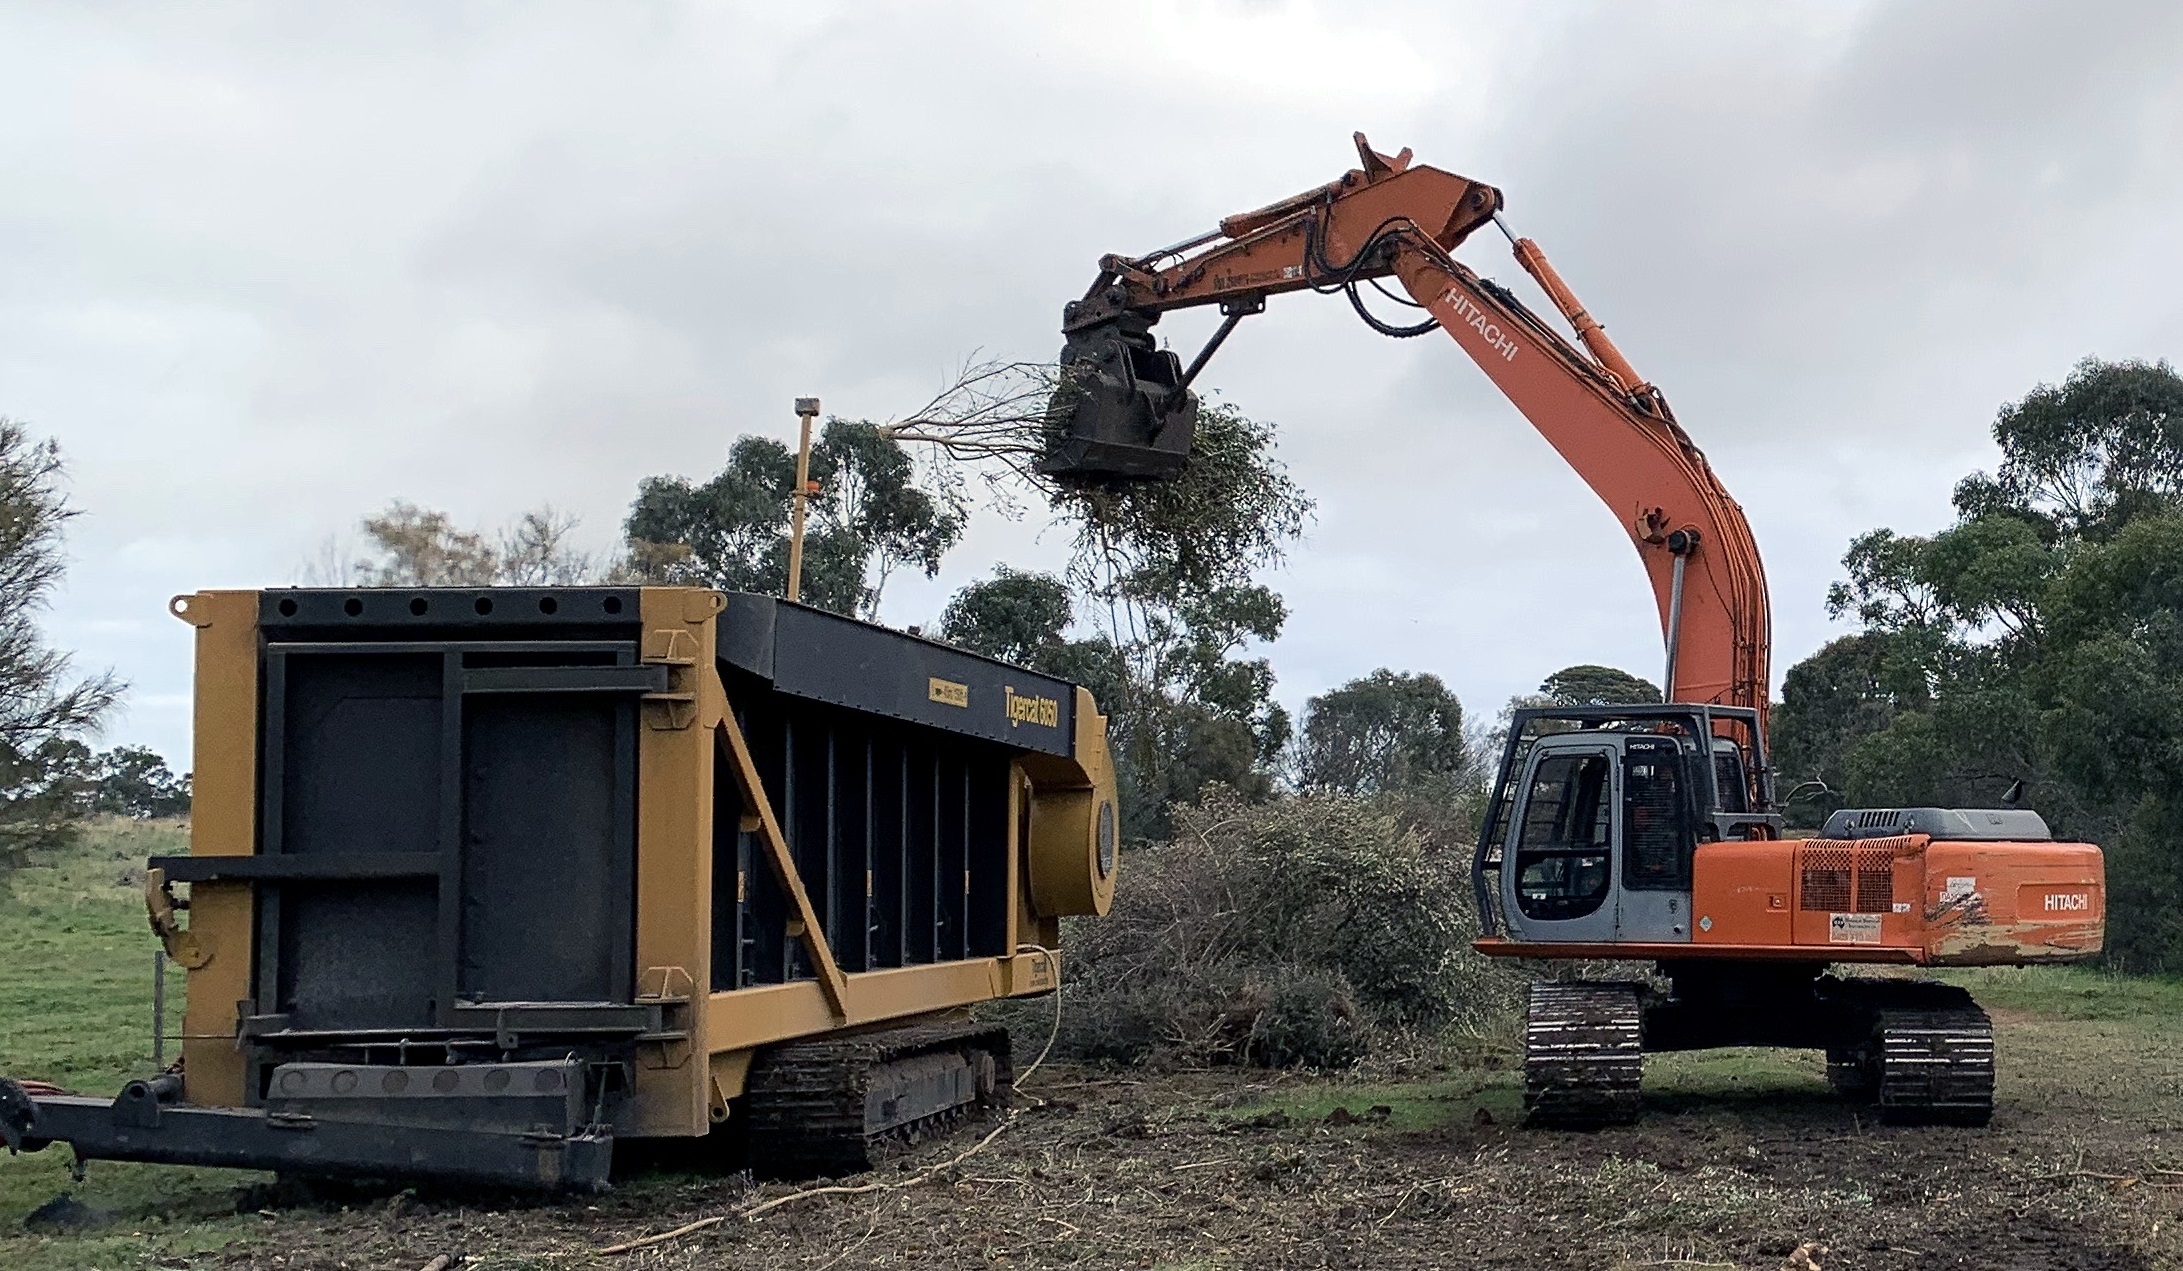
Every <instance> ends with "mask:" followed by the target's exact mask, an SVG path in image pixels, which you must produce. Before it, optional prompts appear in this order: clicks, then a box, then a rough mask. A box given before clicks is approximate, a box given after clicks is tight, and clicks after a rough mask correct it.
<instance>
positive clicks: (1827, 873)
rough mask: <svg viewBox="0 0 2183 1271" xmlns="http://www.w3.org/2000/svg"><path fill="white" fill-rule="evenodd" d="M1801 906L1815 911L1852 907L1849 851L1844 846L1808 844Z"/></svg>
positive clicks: (1845, 909)
mask: <svg viewBox="0 0 2183 1271" xmlns="http://www.w3.org/2000/svg"><path fill="white" fill-rule="evenodd" d="M1803 855H1804V887H1803V892H1802V897H1803V898H1802V899H1801V900H1800V901H1799V902H1798V903H1799V905H1800V907H1802V908H1804V909H1808V910H1811V911H1813V912H1815V913H1846V912H1848V910H1849V907H1850V853H1849V849H1848V848H1845V847H1827V848H1817V849H1813V848H1807V849H1805V851H1804V853H1803Z"/></svg>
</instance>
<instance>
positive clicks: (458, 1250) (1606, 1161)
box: [154, 1010, 2183, 1271]
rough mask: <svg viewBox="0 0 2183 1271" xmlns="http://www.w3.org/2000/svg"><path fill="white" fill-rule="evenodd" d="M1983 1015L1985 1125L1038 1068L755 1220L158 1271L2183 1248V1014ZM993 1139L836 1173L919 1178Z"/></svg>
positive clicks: (289, 1256)
mask: <svg viewBox="0 0 2183 1271" xmlns="http://www.w3.org/2000/svg"><path fill="white" fill-rule="evenodd" d="M1996 1014H1997V1019H1998V1022H1999V1024H2000V1041H2001V1054H2002V1068H2001V1082H2000V1092H1999V1098H2000V1107H1999V1110H1998V1112H1997V1114H1996V1116H1995V1118H1994V1123H1993V1125H1992V1126H1991V1127H1990V1128H1988V1129H1985V1130H1966V1129H1893V1128H1885V1127H1880V1126H1876V1125H1873V1124H1869V1123H1868V1118H1867V1117H1863V1116H1860V1115H1858V1113H1857V1111H1856V1110H1855V1109H1854V1108H1852V1107H1850V1106H1848V1105H1845V1104H1843V1103H1840V1102H1838V1101H1837V1100H1836V1099H1835V1098H1834V1096H1833V1095H1832V1094H1831V1093H1829V1092H1828V1091H1827V1088H1826V1086H1825V1083H1824V1081H1823V1080H1822V1079H1821V1075H1820V1064H1819V1061H1818V1058H1817V1057H1816V1056H1812V1055H1804V1054H1778V1053H1777V1054H1765V1053H1760V1052H1748V1053H1745V1052H1728V1053H1725V1054H1717V1055H1710V1056H1665V1057H1658V1058H1655V1059H1651V1060H1648V1067H1647V1075H1646V1081H1647V1088H1648V1094H1647V1107H1646V1115H1645V1118H1644V1121H1643V1123H1642V1124H1640V1125H1638V1126H1636V1127H1633V1128H1629V1129H1619V1130H1611V1131H1604V1132H1600V1133H1592V1134H1567V1133H1544V1132H1537V1131H1527V1130H1524V1129H1521V1128H1519V1127H1518V1126H1516V1125H1515V1124H1514V1122H1515V1121H1516V1119H1517V1096H1516V1090H1515V1084H1514V1077H1513V1074H1512V1073H1511V1072H1509V1071H1508V1056H1507V1055H1506V1053H1505V1052H1503V1051H1499V1050H1496V1049H1494V1048H1490V1047H1488V1048H1485V1049H1484V1050H1483V1052H1482V1053H1473V1054H1471V1055H1470V1056H1469V1057H1468V1058H1459V1057H1456V1056H1450V1055H1443V1056H1441V1058H1440V1060H1439V1062H1429V1061H1425V1060H1417V1061H1413V1062H1411V1063H1408V1064H1396V1065H1393V1066H1392V1068H1390V1067H1382V1068H1381V1069H1379V1070H1378V1071H1375V1072H1371V1073H1366V1074H1362V1075H1352V1076H1349V1077H1345V1078H1340V1079H1334V1078H1316V1077H1308V1076H1269V1075H1268V1074H1266V1073H1263V1072H1242V1071H1226V1072H1198V1073H1183V1074H1169V1075H1146V1074H1138V1073H1116V1072H1087V1071H1076V1070H1069V1069H1052V1068H1050V1069H1048V1070H1046V1071H1042V1072H1040V1073H1039V1074H1038V1075H1037V1076H1036V1077H1035V1078H1034V1079H1033V1081H1032V1082H1031V1083H1030V1093H1031V1094H1033V1095H1035V1096H1037V1098H1036V1100H1035V1101H1034V1100H1032V1099H1025V1100H1024V1103H1025V1104H1026V1105H1027V1106H1025V1107H1024V1108H1022V1109H1021V1110H1020V1111H1019V1112H1018V1113H1017V1114H1016V1115H1015V1116H1014V1117H1013V1119H1012V1120H1011V1121H1010V1122H1009V1123H1008V1124H1007V1125H1006V1126H1005V1128H1003V1129H1002V1130H1001V1132H1000V1133H999V1134H998V1135H997V1136H996V1137H995V1138H994V1139H993V1140H992V1142H991V1143H990V1145H989V1146H987V1147H985V1148H984V1149H983V1150H981V1151H978V1152H976V1153H975V1154H973V1155H971V1156H970V1157H969V1158H968V1159H966V1160H963V1161H961V1162H960V1163H959V1164H958V1165H956V1166H955V1167H954V1168H952V1169H948V1170H945V1171H942V1172H941V1173H940V1174H938V1175H937V1176H935V1177H933V1178H931V1179H930V1180H929V1181H925V1182H914V1183H912V1184H911V1185H909V1186H905V1187H900V1188H896V1189H892V1190H883V1191H871V1192H865V1193H861V1194H852V1195H840V1194H829V1195H820V1196H812V1197H808V1198H804V1199H801V1200H797V1201H794V1202H791V1203H789V1204H787V1205H784V1206H781V1207H779V1208H777V1209H774V1210H772V1211H771V1212H770V1213H767V1214H765V1215H763V1216H761V1217H759V1218H756V1219H747V1218H744V1217H741V1216H739V1212H740V1211H741V1210H744V1209H747V1208H748V1207H750V1206H752V1205H753V1204H755V1203H759V1202H762V1201H764V1200H766V1199H769V1198H773V1197H778V1196H781V1195H785V1194H787V1193H788V1192H791V1191H794V1190H796V1188H795V1187H793V1186H791V1185H786V1184H778V1183H770V1184H764V1185H753V1184H752V1183H750V1182H749V1181H748V1180H747V1178H744V1177H742V1176H738V1175H710V1176H708V1175H706V1174H703V1173H688V1172H682V1173H670V1172H663V1171H658V1170H655V1171H652V1172H649V1173H647V1174H645V1175H643V1176H640V1177H638V1178H635V1179H633V1180H631V1181H630V1182H629V1183H627V1184H625V1185H623V1186H620V1187H618V1188H617V1189H616V1190H615V1191H614V1192H612V1193H610V1194H608V1195H606V1196H603V1197H599V1198H597V1199H595V1200H591V1201H585V1202H579V1203H567V1204H559V1205H544V1204H530V1205H523V1204H507V1203H502V1204H490V1203H487V1204H479V1203H476V1202H474V1201H473V1202H470V1203H460V1202H457V1201H455V1200H452V1199H450V1198H446V1197H437V1198H435V1197H431V1196H414V1195H404V1196H398V1197H391V1198H387V1197H382V1198H354V1199H353V1200H352V1202H351V1203H350V1204H349V1205H348V1206H347V1207H346V1208H336V1207H332V1206H330V1205H327V1204H324V1203H320V1204H316V1205H314V1204H300V1205H299V1204H286V1205H283V1204H278V1203H276V1204H273V1205H271V1206H269V1207H267V1208H265V1209H264V1210H263V1212H262V1214H260V1216H259V1217H258V1218H257V1219H256V1223H257V1227H256V1229H255V1230H252V1231H250V1232H248V1233H247V1234H245V1235H243V1236H241V1238H240V1241H239V1242H238V1243H232V1244H229V1245H228V1246H227V1247H226V1248H225V1249H221V1250H218V1251H214V1252H207V1253H202V1254H196V1255H190V1256H173V1255H169V1256H167V1257H164V1258H161V1259H160V1260H159V1261H158V1262H157V1263H156V1264H154V1265H161V1266H167V1267H184V1266H191V1267H250V1268H279V1269H280V1271H316V1269H320V1268H325V1269H332V1268H366V1267H370V1268H384V1267H392V1268H404V1269H406V1271H420V1269H421V1268H424V1267H425V1266H426V1264H427V1263H428V1262H430V1261H431V1260H433V1259H434V1258H436V1257H439V1256H441V1255H446V1256H447V1257H448V1258H449V1260H450V1263H449V1265H450V1266H451V1267H452V1268H454V1269H456V1271H477V1269H478V1268H485V1267H491V1268H510V1269H512V1268H519V1267H529V1268H563V1267H567V1268H590V1267H615V1268H626V1269H627V1271H639V1269H644V1271H651V1269H656V1268H684V1267H753V1268H798V1269H801V1271H826V1269H828V1268H833V1267H866V1266H872V1267H962V1266H975V1265H997V1266H1020V1267H1048V1266H1054V1267H1060V1266H1071V1267H1167V1268H1177V1269H1180V1268H1197V1267H1203V1268H1216V1267H1217V1268H1230V1267H1233V1268H1250V1269H1254V1271H1255V1269H1257V1268H1276V1267H1373V1268H1381V1267H1508V1268H1518V1267H1522V1268H1553V1267H1571V1268H1585V1269H1587V1271H1603V1269H1607V1268H1619V1267H1707V1266H1711V1267H1723V1268H1725V1267H1753V1268H1776V1267H1784V1266H1789V1265H1793V1264H1794V1265H1801V1264H1796V1263H1794V1259H1795V1258H1797V1257H1799V1256H1801V1257H1805V1258H1808V1259H1810V1261H1811V1262H1813V1263H1814V1264H1816V1265H1818V1266H1820V1267H1824V1268H1828V1269H1830V1271H1831V1269H1833V1268H1925V1267H1977V1268H1982V1269H1984V1271H2014V1269H2017V1268H2024V1269H2027V1271H2028V1269H2032V1268H2085V1269H2090V1268H2137V1267H2166V1266H2183V1050H2179V1049H2178V1047H2177V1042H2178V1041H2179V1040H2183V1030H2179V1028H2178V1027H2177V1022H2176V1021H2175V1020H2173V1019H2172V1018H2160V1019H2146V1018H2135V1019H2132V1018H2108V1019H2071V1018H2055V1017H2053V1016H2050V1015H2029V1014H2023V1013H2017V1012H2010V1011H2007V1010H2001V1011H1997V1012H1996ZM987 1128H988V1127H973V1128H971V1129H969V1130H967V1131H965V1132H962V1133H960V1134H958V1135H957V1136H955V1137H953V1138H951V1139H949V1140H947V1141H945V1142H941V1143H935V1144H928V1145H925V1146H923V1147H921V1148H919V1149H917V1150H915V1151H913V1152H911V1153H910V1154H909V1155H908V1156H907V1157H906V1158H904V1159H903V1160H902V1161H900V1162H898V1163H897V1164H896V1165H895V1166H894V1167H893V1168H892V1169H890V1170H887V1171H883V1172H882V1173H880V1174H879V1175H876V1176H872V1177H868V1178H865V1179H859V1180H851V1181H852V1182H854V1183H870V1182H872V1181H874V1179H875V1178H876V1179H877V1180H878V1181H882V1182H887V1183H903V1182H905V1181H909V1180H914V1179H917V1178H918V1177H919V1176H920V1172H921V1171H925V1170H927V1169H929V1168H930V1167H931V1166H932V1165H934V1164H935V1163H939V1162H944V1161H947V1160H948V1159H949V1158H951V1157H953V1156H955V1155H957V1154H958V1153H960V1152H962V1151H963V1150H964V1149H965V1148H967V1147H969V1146H970V1145H971V1144H973V1143H975V1142H977V1140H978V1138H979V1137H980V1136H981V1135H982V1134H983V1133H985V1132H986V1129H987ZM2170 1171H2173V1172H2170ZM250 1203H256V1202H255V1201H254V1200H249V1199H246V1204H250ZM723 1215H724V1216H726V1217H725V1220H724V1221H721V1222H718V1223H716V1224H714V1225H711V1226H709V1227H706V1228H704V1229H702V1230H699V1231H696V1232H693V1233H691V1234H689V1235H686V1236H683V1237H681V1238H679V1239H676V1240H673V1241H670V1242H667V1243H664V1244H660V1245H656V1246H652V1247H649V1248H646V1249H642V1250H639V1251H636V1252H632V1253H627V1254H621V1255H612V1256H609V1255H604V1254H602V1253H601V1252H600V1251H601V1250H602V1249H604V1248H606V1247H607V1246H610V1245H613V1244H615V1243H616V1242H620V1241H627V1240H631V1239H634V1238H639V1237H644V1236H648V1235H652V1234H656V1233H660V1232H664V1231H668V1230H670V1229H673V1228H675V1227H678V1226H681V1225H683V1224H686V1223H690V1222H693V1221H696V1220H699V1219H704V1218H707V1217H716V1216H723ZM231 1221H232V1220H231ZM1815 1246H1824V1247H1825V1251H1824V1252H1820V1251H1819V1250H1818V1249H1817V1248H1816V1247H1815ZM1800 1248H1802V1249H1803V1250H1804V1252H1803V1253H1802V1254H1801V1255H1799V1254H1798V1253H1797V1251H1798V1250H1799V1249H1800Z"/></svg>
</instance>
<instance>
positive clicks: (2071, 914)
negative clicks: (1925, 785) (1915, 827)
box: [1921, 842, 2107, 966]
mask: <svg viewBox="0 0 2183 1271" xmlns="http://www.w3.org/2000/svg"><path fill="white" fill-rule="evenodd" d="M2106 884H2107V878H2106V870H2105V865H2104V863H2103V861H2102V859H2101V856H2100V849H2099V848H2097V847H2094V846H2092V845H2091V844H2089V843H1952V842H1941V843H1934V844H1932V845H1931V846H1929V847H1928V848H1927V849H1926V851H1925V889H1924V911H1923V914H1922V915H1921V917H1922V925H1923V927H1924V929H1925V930H1924V939H1925V944H1926V951H1927V955H1928V958H1929V960H1930V961H1931V962H1932V963H1933V964H1934V965H1936V966H2013V965H2017V964H2020V963H2027V962H2076V961H2081V960H2083V959H2085V958H2089V957H2091V956H2093V955H2094V954H2096V953H2098V952H2099V951H2100V946H2101V944H2102V942H2103V939H2104V936H2105V931H2106V920H2107V886H2106Z"/></svg>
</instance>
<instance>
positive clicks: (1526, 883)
mask: <svg viewBox="0 0 2183 1271" xmlns="http://www.w3.org/2000/svg"><path fill="white" fill-rule="evenodd" d="M1609 773H1610V769H1609V767H1608V761H1607V756H1605V755H1596V754H1595V755H1549V756H1547V757H1546V758H1544V759H1541V760H1540V761H1539V764H1538V766H1537V767H1536V768H1534V769H1532V772H1531V786H1530V789H1529V790H1527V791H1526V792H1525V798H1524V810H1523V824H1522V826H1521V827H1520V832H1519V834H1518V837H1517V842H1516V903H1517V906H1518V907H1519V908H1520V909H1522V910H1523V913H1524V915H1525V916H1526V917H1529V918H1541V919H1562V918H1581V917H1583V916H1585V915H1586V914H1589V913H1591V912H1593V911H1594V910H1597V909H1598V908H1599V907H1600V904H1601V903H1602V902H1603V901H1605V900H1606V899H1607V889H1608V885H1609V883H1610V882H1611V881H1612V880H1613V876H1614V865H1613V861H1614V799H1613V783H1612V781H1611V779H1610V776H1609Z"/></svg>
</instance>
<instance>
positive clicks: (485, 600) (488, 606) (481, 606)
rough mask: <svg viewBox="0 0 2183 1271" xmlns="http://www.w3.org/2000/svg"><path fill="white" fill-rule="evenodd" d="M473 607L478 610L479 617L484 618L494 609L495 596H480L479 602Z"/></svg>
mask: <svg viewBox="0 0 2183 1271" xmlns="http://www.w3.org/2000/svg"><path fill="white" fill-rule="evenodd" d="M473 607H474V608H475V609H476V610H477V611H478V617H480V618H482V617H484V616H485V615H486V614H489V613H491V612H492V611H493V598H492V597H491V596H479V597H478V602H477V604H476V605H475V606H473Z"/></svg>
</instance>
